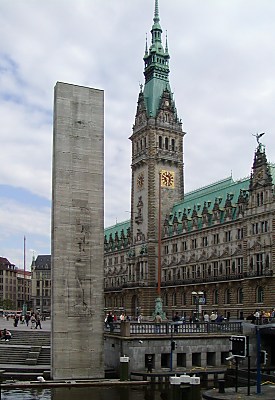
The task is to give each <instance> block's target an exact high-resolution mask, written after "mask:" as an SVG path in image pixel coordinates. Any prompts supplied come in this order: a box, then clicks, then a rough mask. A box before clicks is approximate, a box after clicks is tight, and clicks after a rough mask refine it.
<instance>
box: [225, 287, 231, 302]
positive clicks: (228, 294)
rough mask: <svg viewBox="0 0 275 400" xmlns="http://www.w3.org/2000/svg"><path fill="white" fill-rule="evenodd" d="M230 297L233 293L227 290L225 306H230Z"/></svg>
mask: <svg viewBox="0 0 275 400" xmlns="http://www.w3.org/2000/svg"><path fill="white" fill-rule="evenodd" d="M230 297H231V293H230V290H229V289H227V290H226V291H225V293H224V303H225V304H230Z"/></svg>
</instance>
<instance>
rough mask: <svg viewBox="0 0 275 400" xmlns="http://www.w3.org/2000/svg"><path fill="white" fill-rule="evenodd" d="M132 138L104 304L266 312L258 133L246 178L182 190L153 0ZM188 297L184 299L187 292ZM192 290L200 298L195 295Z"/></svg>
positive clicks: (268, 274) (267, 190)
mask: <svg viewBox="0 0 275 400" xmlns="http://www.w3.org/2000/svg"><path fill="white" fill-rule="evenodd" d="M151 33H152V44H151V46H150V48H149V49H148V46H147V44H146V49H145V56H144V62H145V69H144V75H145V85H144V88H143V87H142V86H141V88H140V93H139V97H138V104H137V112H136V116H135V123H134V126H133V133H132V136H131V138H130V140H131V141H132V164H131V167H132V188H131V219H130V220H129V221H125V222H123V223H120V224H117V225H115V226H113V227H109V228H106V229H105V265H104V277H105V278H104V279H105V308H106V310H113V311H116V312H118V313H119V312H120V311H121V310H123V311H124V312H126V313H127V314H128V315H131V316H132V317H136V316H137V314H139V313H142V314H143V315H144V316H147V317H150V316H152V315H153V313H154V310H155V300H156V298H157V297H158V295H159V293H158V286H160V292H161V293H160V294H161V298H162V303H163V308H164V310H165V311H166V314H167V315H168V316H169V317H171V316H172V314H173V313H174V312H176V311H178V312H179V313H180V314H183V315H186V316H190V315H192V314H194V312H196V313H200V314H201V313H202V312H203V311H208V312H210V311H212V310H213V309H215V310H217V311H218V312H219V313H221V314H223V315H224V316H226V317H227V318H231V317H234V318H236V317H238V318H242V317H245V316H247V314H248V313H250V312H252V311H255V309H263V310H267V309H270V308H272V307H274V306H275V294H274V293H275V292H274V277H273V270H274V267H273V260H274V257H275V248H274V245H273V243H274V240H273V239H274V238H273V236H274V228H275V222H274V205H275V203H274V176H275V168H274V166H273V165H271V164H269V163H268V162H267V158H266V154H265V148H264V146H263V145H262V144H261V143H260V142H259V137H258V136H257V142H258V145H257V148H256V151H255V156H254V163H253V166H252V172H251V176H250V178H245V179H243V180H239V181H236V182H235V181H233V179H232V177H229V178H226V179H224V180H222V181H219V182H216V183H214V184H212V185H208V186H205V187H203V188H200V189H198V190H195V191H193V192H192V193H187V194H184V177H183V167H184V162H183V138H184V132H183V130H182V122H181V121H180V120H179V118H178V116H177V110H176V107H175V102H174V99H173V95H172V92H171V89H170V86H169V79H168V74H169V66H168V60H169V54H168V46H167V42H166V46H165V48H163V46H162V43H161V33H162V30H161V27H160V24H159V10H158V1H155V14H154V24H153V27H152V30H151ZM192 292H193V293H192ZM198 293H200V297H201V298H199V297H198V295H197V294H198Z"/></svg>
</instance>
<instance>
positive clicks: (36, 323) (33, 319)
mask: <svg viewBox="0 0 275 400" xmlns="http://www.w3.org/2000/svg"><path fill="white" fill-rule="evenodd" d="M6 319H7V321H8V320H9V318H8V317H6ZM41 320H42V317H41V315H40V314H39V313H31V314H30V313H27V314H26V315H18V314H15V316H14V321H13V326H14V327H15V328H16V327H17V326H18V323H19V321H20V323H21V324H26V325H27V326H29V325H30V327H31V329H38V328H40V329H42V326H41Z"/></svg>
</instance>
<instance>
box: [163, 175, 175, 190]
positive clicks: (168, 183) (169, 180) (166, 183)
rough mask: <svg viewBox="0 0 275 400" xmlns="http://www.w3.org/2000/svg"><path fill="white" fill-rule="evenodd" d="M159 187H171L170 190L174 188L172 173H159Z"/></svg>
mask: <svg viewBox="0 0 275 400" xmlns="http://www.w3.org/2000/svg"><path fill="white" fill-rule="evenodd" d="M161 186H162V187H172V188H173V187H174V186H175V172H174V171H161Z"/></svg>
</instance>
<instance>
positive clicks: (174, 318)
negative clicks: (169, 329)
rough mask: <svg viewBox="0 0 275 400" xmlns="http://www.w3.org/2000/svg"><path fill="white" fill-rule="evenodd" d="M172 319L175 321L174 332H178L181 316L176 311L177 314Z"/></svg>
mask: <svg viewBox="0 0 275 400" xmlns="http://www.w3.org/2000/svg"><path fill="white" fill-rule="evenodd" d="M172 321H173V322H174V332H175V333H178V324H179V321H180V316H179V313H178V312H176V314H175V315H174V316H173V318H172Z"/></svg>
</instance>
